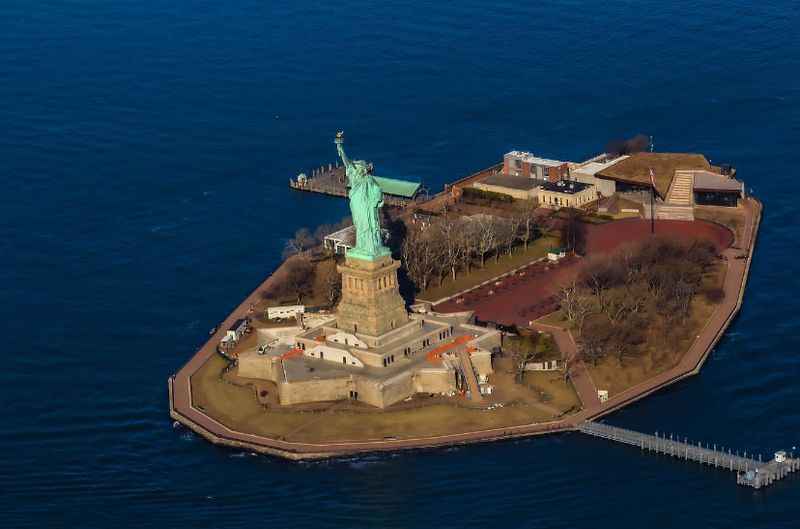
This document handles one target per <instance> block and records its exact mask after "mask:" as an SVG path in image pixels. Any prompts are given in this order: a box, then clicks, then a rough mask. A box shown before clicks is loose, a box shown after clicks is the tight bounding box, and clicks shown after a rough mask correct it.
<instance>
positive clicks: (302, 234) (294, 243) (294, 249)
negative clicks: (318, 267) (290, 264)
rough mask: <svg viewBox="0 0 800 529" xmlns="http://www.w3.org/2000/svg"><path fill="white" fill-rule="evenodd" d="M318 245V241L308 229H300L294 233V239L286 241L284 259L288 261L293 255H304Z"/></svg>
mask: <svg viewBox="0 0 800 529" xmlns="http://www.w3.org/2000/svg"><path fill="white" fill-rule="evenodd" d="M316 244H318V241H317V239H316V238H315V237H314V236H313V235H311V232H310V231H309V230H308V228H300V229H299V230H297V231H296V232H294V237H292V238H291V239H289V240H288V241H286V246H285V248H284V250H283V258H284V259H286V258H288V257H290V256H292V255H296V254H299V253H303V252H305V251H307V250H310V249H311V248H312V247H314V246H315V245H316Z"/></svg>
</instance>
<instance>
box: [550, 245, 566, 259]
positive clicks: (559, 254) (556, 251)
mask: <svg viewBox="0 0 800 529" xmlns="http://www.w3.org/2000/svg"><path fill="white" fill-rule="evenodd" d="M566 256H567V252H566V250H564V248H550V249H549V250H547V260H548V261H558V260H559V259H563V258H564V257H566Z"/></svg>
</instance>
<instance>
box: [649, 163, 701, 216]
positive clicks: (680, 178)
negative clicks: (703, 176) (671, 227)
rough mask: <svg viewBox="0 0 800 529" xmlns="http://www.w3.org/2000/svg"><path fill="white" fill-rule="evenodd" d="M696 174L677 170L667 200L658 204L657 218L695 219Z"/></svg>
mask: <svg viewBox="0 0 800 529" xmlns="http://www.w3.org/2000/svg"><path fill="white" fill-rule="evenodd" d="M693 187H694V175H693V174H692V172H691V171H675V176H674V178H673V179H672V185H670V187H669V191H668V192H667V200H666V202H664V203H663V204H658V205H657V206H656V218H657V219H662V220H694V192H693Z"/></svg>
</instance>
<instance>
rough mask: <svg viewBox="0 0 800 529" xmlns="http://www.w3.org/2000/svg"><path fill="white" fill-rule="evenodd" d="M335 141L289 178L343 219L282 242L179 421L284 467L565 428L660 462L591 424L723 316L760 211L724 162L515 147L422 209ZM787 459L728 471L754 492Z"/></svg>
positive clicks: (654, 381)
mask: <svg viewBox="0 0 800 529" xmlns="http://www.w3.org/2000/svg"><path fill="white" fill-rule="evenodd" d="M334 143H335V145H336V151H337V154H338V160H337V161H336V162H335V163H331V164H328V165H327V166H322V167H320V168H319V169H315V170H312V171H311V172H310V176H308V175H307V174H306V173H301V174H299V175H298V177H297V179H294V180H291V181H290V186H291V187H292V188H294V189H298V190H301V191H311V192H320V193H325V194H329V195H335V196H342V197H347V199H348V201H349V205H350V211H351V214H352V215H351V217H350V218H349V219H344V220H343V221H341V222H339V223H334V224H331V225H326V226H321V227H317V229H316V230H315V231H312V230H311V229H301V230H299V231H298V232H297V233H296V234H295V236H294V237H293V238H292V239H291V240H290V241H289V243H288V244H287V249H286V252H285V259H284V261H283V263H282V264H281V265H280V266H279V267H278V268H277V269H276V270H275V271H274V272H273V273H272V274H271V275H270V276H269V277H268V278H267V279H266V280H265V281H264V283H262V284H261V285H260V286H259V287H258V288H256V289H255V290H254V291H253V292H252V293H251V294H250V295H249V296H248V297H247V298H246V299H245V300H244V301H243V302H242V303H241V304H240V305H239V306H238V307H237V308H236V309H235V310H234V311H233V312H232V313H231V314H230V315H229V316H228V317H227V318H226V319H225V320H224V321H223V322H222V323H221V324H220V325H219V326H218V327H216V328H215V329H213V330H212V333H211V334H210V337H209V339H208V341H207V342H206V343H205V344H204V345H203V346H202V347H201V348H200V349H199V350H198V351H197V352H196V354H195V355H194V356H193V357H192V358H191V359H190V360H189V361H188V363H187V364H186V365H184V366H183V367H182V368H181V369H180V370H179V371H178V372H177V373H176V374H175V375H173V376H171V377H169V381H168V389H169V402H170V415H171V417H172V418H173V419H174V420H175V421H176V424H182V425H185V426H186V427H188V428H190V429H192V430H193V431H195V432H197V433H198V434H200V435H201V436H203V437H205V438H206V439H208V440H210V441H211V442H213V443H216V444H221V445H227V446H232V447H238V448H243V449H246V450H249V451H253V452H259V453H266V454H272V455H276V456H281V457H285V458H288V459H294V460H300V459H314V458H325V457H334V456H341V455H346V454H354V453H361V452H374V451H387V450H400V449H412V448H428V447H437V446H447V445H454V444H464V443H472V442H483V441H494V440H500V439H510V438H519V437H527V436H534V435H542V434H550V433H556V432H567V431H576V430H577V431H582V432H584V433H588V434H591V435H596V436H600V437H605V438H608V439H613V440H617V441H621V442H626V443H628V444H635V445H637V446H638V445H639V444H640V445H641V448H642V449H644V448H646V447H647V448H648V449H650V448H651V447H652V449H654V450H657V451H662V452H663V451H665V450H667V446H669V450H672V453H673V455H674V453H675V449H676V446H677V445H674V444H673V445H667V444H664V443H666V441H664V443H659V441H658V439H660V438H659V437H658V436H655V437H639V436H638V434H636V433H635V432H629V431H622V430H621V429H616V430H613V431H611V430H609V428H612V427H608V428H606V427H605V425H600V424H599V423H597V422H596V421H597V419H599V418H601V417H603V416H605V415H607V414H609V413H611V412H613V411H615V410H618V409H620V408H621V407H623V406H626V405H628V404H630V403H632V402H635V401H637V400H639V399H641V398H643V397H645V396H647V395H649V394H651V393H653V392H655V391H658V390H659V389H661V388H664V387H666V386H668V385H670V384H674V383H676V382H678V381H680V380H682V379H684V378H686V377H689V376H691V375H695V374H697V373H698V372H699V371H700V369H701V368H702V366H703V363H704V362H705V361H706V359H707V358H708V355H709V354H710V352H711V351H712V349H713V348H714V346H715V345H716V344H717V342H718V341H719V339H720V338H721V336H722V334H723V333H724V331H725V329H726V328H727V327H728V325H729V324H730V323H731V321H732V320H733V318H734V317H735V316H736V314H737V312H738V311H739V309H740V307H741V304H742V298H743V295H744V290H745V285H746V282H747V276H748V273H749V270H750V263H751V261H752V256H753V250H754V248H755V244H756V239H757V234H758V227H759V222H760V219H761V211H762V205H761V203H760V202H759V201H758V200H757V199H756V198H755V197H753V196H750V195H748V194H747V193H746V191H745V186H744V184H743V183H742V182H741V181H740V180H738V179H737V175H736V169H735V168H733V167H731V166H730V165H724V164H723V165H712V164H711V163H710V162H709V161H708V160H707V159H706V157H705V156H703V155H701V154H686V153H658V152H653V150H652V145H651V144H650V145H649V147H650V148H649V149H648V145H647V142H643V141H642V139H641V138H640V137H639V138H634V139H632V140H628V141H621V142H616V143H614V144H613V145H612V147H611V148H607V149H605V152H603V153H601V154H599V155H597V156H594V157H592V158H590V159H588V160H585V161H583V162H570V161H561V160H552V159H547V158H542V157H539V156H536V155H534V154H532V153H530V152H527V151H511V152H509V153H507V154H505V156H504V157H503V161H502V163H498V164H496V165H493V166H491V167H488V168H486V169H484V170H481V171H478V172H477V173H474V174H472V175H469V176H467V177H465V178H461V179H459V180H456V181H455V182H453V183H451V184H447V185H446V186H445V187H444V190H442V191H441V192H439V193H437V194H435V195H433V196H429V194H428V193H427V191H425V192H420V191H421V190H425V188H424V186H422V185H421V184H420V183H414V182H406V181H402V180H396V179H391V178H383V177H378V176H375V175H374V174H373V166H372V164H371V163H369V162H366V161H362V160H351V159H350V158H348V156H347V154H346V153H345V148H344V134H343V133H342V132H339V133H337V134H336V135H335V139H334ZM626 432H628V433H626ZM653 439H656V440H655V441H653ZM669 442H671V443H675V442H676V441H675V440H672V439H670V441H669ZM686 446H687V447H688V446H690V445H686ZM693 450H694V449H693ZM709 450H710V447H709ZM680 451H681V453H683V452H685V455H686V457H687V458H690V459H691V458H692V457H694V458H695V459H697V460H700V461H703V462H709V464H710V461H711V458H712V456H709V455H706V454H704V453H698V454H695V455H694V456H693V455H690V450H689V448H681V449H680ZM664 453H666V452H664ZM693 453H694V452H693ZM713 457H716V458H717V459H715V461H717V460H718V459H720V457H722V456H713ZM781 457H783V456H781ZM703 458H706V459H705V460H704V459H703ZM777 459H779V456H776V460H777ZM725 461H727V460H725ZM785 461H786V462H783V460H781V461H779V462H778V463H775V462H771V463H770V464H771V465H773V466H771V467H766V466H764V465H762V466H761V467H757V465H756V464H755V462H754V461H753V460H752V459H748V458H742V459H741V461H740V460H738V459H737V460H736V461H734V458H733V456H731V458H730V461H729V463H730V467H731V470H737V471H738V472H739V474H740V479H739V481H740V482H742V483H744V484H750V485H752V486H763V485H765V484H768V483H771V482H772V480H774V479H780V477H782V475H783V474H785V473H788V472H790V471H792V470H794V469H795V468H797V466H798V465H797V460H796V459H793V458H785ZM724 464H725V466H727V465H728V462H725V463H724ZM734 466H735V468H734ZM751 467H752V468H751ZM757 468H760V471H761V476H760V477H759V475H758V474H757V470H756V469H757ZM752 471H756V473H755V474H753V475H752V476H750V473H752ZM767 475H768V476H769V479H768V478H767V477H765V476H767ZM742 476H744V477H742ZM748 476H750V477H748ZM748 480H749V481H748Z"/></svg>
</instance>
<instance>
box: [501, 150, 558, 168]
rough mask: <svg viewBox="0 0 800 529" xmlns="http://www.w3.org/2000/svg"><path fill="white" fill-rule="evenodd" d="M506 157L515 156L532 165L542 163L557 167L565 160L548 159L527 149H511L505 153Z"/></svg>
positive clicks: (545, 165) (546, 165)
mask: <svg viewBox="0 0 800 529" xmlns="http://www.w3.org/2000/svg"><path fill="white" fill-rule="evenodd" d="M506 157H507V158H517V159H520V160H522V161H523V162H528V163H530V164H533V165H542V166H544V167H559V166H561V165H564V164H565V163H567V162H562V161H560V160H550V159H548V158H540V157H538V156H536V155H535V154H533V153H530V152H527V151H511V152H509V153H506Z"/></svg>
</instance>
